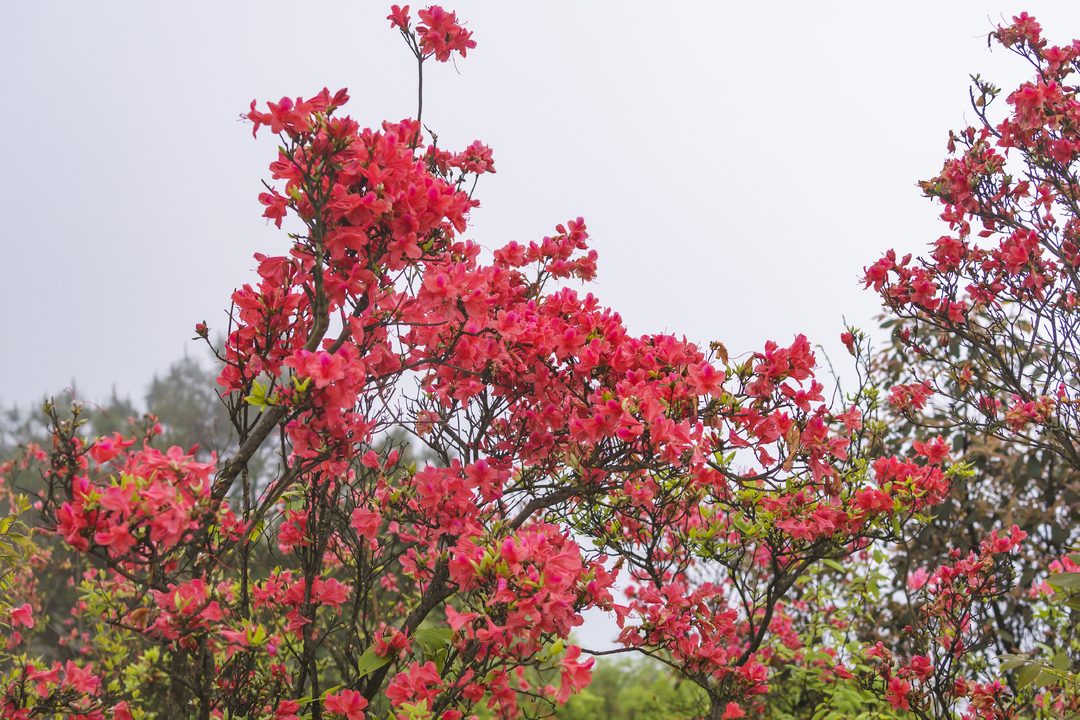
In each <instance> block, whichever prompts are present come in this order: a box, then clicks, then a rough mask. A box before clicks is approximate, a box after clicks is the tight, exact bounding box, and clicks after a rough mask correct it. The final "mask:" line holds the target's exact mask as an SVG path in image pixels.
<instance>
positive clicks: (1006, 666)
mask: <svg viewBox="0 0 1080 720" xmlns="http://www.w3.org/2000/svg"><path fill="white" fill-rule="evenodd" d="M1026 663H1027V661H1026V660H1024V659H1023V658H1018V657H1014V658H1010V659H1009V660H1006V661H1005V662H1003V663H1001V668H999V669H1000V670H1001V672H1003V673H1007V672H1009V671H1010V670H1015V669H1016V668H1018V667H1020V666H1022V665H1025V664H1026Z"/></svg>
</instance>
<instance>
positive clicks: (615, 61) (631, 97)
mask: <svg viewBox="0 0 1080 720" xmlns="http://www.w3.org/2000/svg"><path fill="white" fill-rule="evenodd" d="M446 7H447V8H448V9H452V10H456V11H457V12H458V15H459V17H460V18H462V19H464V20H466V21H467V22H468V28H469V29H470V30H472V31H473V32H474V33H475V34H474V39H475V40H476V41H477V44H478V47H477V48H476V50H475V51H472V52H470V54H469V57H468V58H466V59H464V60H460V59H459V60H458V62H457V64H456V66H457V70H458V71H459V72H460V74H458V73H457V72H455V67H454V66H453V65H447V66H438V67H436V66H435V65H434V64H433V63H432V64H429V66H428V67H429V68H430V69H429V70H428V72H427V77H426V87H427V95H426V102H425V116H424V120H425V122H426V123H427V124H428V125H429V126H430V127H432V128H433V129H435V130H436V131H437V132H438V133H439V135H440V144H441V145H443V146H444V147H447V148H463V147H464V146H465V145H467V144H468V143H469V142H471V141H472V140H474V139H479V140H482V141H484V142H486V143H487V144H489V145H490V146H491V147H492V148H494V157H495V162H496V167H497V169H498V174H497V175H495V176H485V177H484V178H483V181H482V182H481V184H480V186H479V189H478V191H477V196H478V197H479V199H480V201H481V207H480V208H479V209H478V210H476V211H474V213H473V230H472V233H471V236H472V237H473V238H474V239H476V240H477V241H479V242H481V243H482V244H484V245H485V246H487V247H488V248H495V247H498V246H500V245H502V244H503V243H505V242H507V241H509V240H517V241H520V242H527V241H529V240H534V239H539V238H541V237H543V236H544V235H545V234H549V233H550V232H552V229H553V227H554V226H555V225H556V224H557V223H560V222H564V221H565V220H567V219H571V218H575V217H577V216H579V215H581V216H584V217H585V219H586V222H587V224H588V226H589V229H590V232H591V234H592V237H593V240H594V243H595V247H596V248H597V250H598V251H599V253H600V264H599V267H600V272H599V281H598V282H597V283H595V284H594V286H593V287H592V290H593V292H595V293H596V294H598V295H599V296H600V298H601V300H602V301H603V302H605V303H606V304H608V305H610V306H612V307H614V308H616V309H617V310H619V311H620V312H621V313H622V315H623V317H624V318H625V320H626V322H627V324H628V325H629V327H630V328H631V329H632V330H633V331H635V332H640V333H646V332H659V331H669V332H675V333H678V334H686V335H687V336H689V337H690V338H691V339H694V340H698V341H701V342H707V341H709V340H713V339H715V340H721V341H723V342H724V343H725V344H726V345H727V347H728V348H729V349H730V350H731V351H732V353H733V354H738V353H742V352H747V351H753V350H755V349H758V348H760V347H761V345H762V344H763V343H764V342H765V341H766V340H769V339H773V340H776V341H778V342H780V343H788V342H790V340H791V338H792V337H793V336H794V335H795V334H796V333H800V332H801V333H805V334H806V335H807V336H808V337H809V338H810V340H811V342H814V343H822V344H824V345H825V346H826V348H827V349H829V351H830V353H831V354H833V356H834V358H846V357H847V356H846V354H844V352H843V349H842V348H841V346H840V344H839V341H838V336H839V333H840V332H841V330H842V326H841V317H842V316H846V317H847V319H848V321H850V322H853V323H856V324H860V325H862V326H863V327H865V328H870V327H872V326H873V323H872V318H873V316H874V315H875V314H876V312H877V307H878V305H877V302H876V301H875V298H874V296H872V295H871V294H870V293H867V292H865V291H863V290H862V289H861V287H860V286H859V284H858V283H857V277H858V276H859V274H860V272H861V269H862V267H863V266H864V265H868V264H870V263H872V262H874V261H875V260H876V259H877V257H878V256H879V254H880V253H881V252H882V251H884V250H885V249H887V248H889V247H896V248H897V249H898V250H900V251H902V252H908V251H914V252H921V251H922V249H923V248H924V247H925V245H926V243H928V242H930V241H932V240H934V239H935V238H937V237H938V236H939V235H940V234H942V233H943V232H944V228H943V226H941V224H940V223H939V222H938V221H937V220H936V219H935V218H936V214H937V210H936V208H935V207H934V206H933V205H932V204H931V203H930V202H928V201H926V200H923V199H922V198H921V197H920V194H919V192H918V190H917V188H916V187H915V183H916V181H917V180H920V179H925V178H928V177H930V176H932V175H934V174H935V173H936V171H937V170H938V169H939V168H940V166H941V162H942V159H943V157H944V152H945V142H946V137H947V132H948V130H949V129H950V128H957V129H959V128H960V127H963V126H964V125H965V124H966V123H965V117H970V116H971V112H970V109H969V107H968V103H967V87H968V74H970V73H974V72H982V73H983V74H984V75H987V76H989V77H992V78H995V79H997V80H998V84H999V85H1002V86H1004V87H1006V88H1009V87H1010V86H1011V85H1012V86H1014V85H1015V84H1016V83H1017V82H1019V81H1020V80H1022V79H1025V78H1026V77H1027V71H1026V68H1024V67H1023V66H1022V63H1021V61H1019V60H1018V59H1015V58H1013V57H1012V56H1010V55H1008V54H1007V53H1004V52H1002V51H1000V50H999V51H997V52H995V53H993V54H991V53H990V52H989V51H988V50H987V48H986V34H987V32H988V31H989V30H990V29H991V28H992V26H993V25H994V24H995V23H997V22H999V21H1001V18H1002V16H1003V15H1004V16H1008V17H1011V16H1012V15H1014V14H1017V13H1019V12H1020V11H1021V10H1027V11H1029V12H1031V13H1032V14H1034V15H1035V16H1036V17H1038V18H1039V20H1040V21H1041V22H1042V23H1043V26H1044V28H1045V29H1046V35H1047V37H1049V38H1050V40H1051V41H1055V42H1057V43H1061V44H1064V43H1065V42H1068V41H1069V40H1071V38H1073V37H1074V36H1080V4H1078V3H1076V2H1074V1H1073V0H1068V1H1057V2H1029V3H1027V4H1026V5H1020V4H1005V3H1002V2H975V1H970V2H963V1H959V0H957V1H950V2H941V1H940V0H939V1H938V2H911V1H909V2H905V3H875V2H865V1H864V2H843V3H836V2H832V3H830V2H796V1H791V2H754V3H750V2H740V3H734V2H703V1H702V2H665V3H657V2H584V1H583V0H575V1H574V2H567V1H565V0H563V1H557V0H549V1H548V2H544V3H542V4H541V3H529V4H525V3H519V2H511V1H508V0H499V1H495V0H461V2H456V3H452V4H451V3H448V4H447V5H446ZM388 8H389V3H386V4H384V3H383V2H370V1H368V0H364V1H363V2H330V1H325V0H316V1H312V2H271V1H267V0H259V2H221V1H220V0H215V1H214V2H206V1H194V0H188V1H186V2H183V3H159V2H153V3H151V2H145V1H144V0H140V1H139V2H95V3H86V2H75V1H71V2H56V1H53V0H39V1H38V2H33V3H12V4H10V5H9V6H8V7H7V8H6V9H5V11H4V12H3V22H0V68H2V70H0V90H2V94H3V97H5V98H7V101H6V102H7V103H8V106H9V108H8V110H7V111H6V112H4V113H0V137H2V138H4V141H5V144H4V152H3V156H4V158H5V159H6V162H7V163H8V170H7V171H6V172H5V173H3V175H2V177H0V203H2V205H0V217H2V218H3V219H2V221H0V222H2V224H0V242H2V246H3V257H4V264H3V281H2V282H0V293H2V298H3V305H4V308H5V312H4V313H3V314H0V337H3V338H4V342H3V344H2V349H3V352H2V353H0V378H3V379H2V381H0V402H3V403H5V404H10V403H13V402H18V403H20V404H22V405H23V406H25V405H26V404H27V403H29V402H31V401H33V400H36V399H37V398H39V397H40V396H41V394H42V393H44V392H46V391H49V392H57V391H59V390H61V389H62V388H64V387H65V386H66V385H68V384H69V383H70V381H71V379H72V378H76V379H77V380H78V382H79V387H80V392H81V394H82V395H83V397H85V398H87V399H101V398H103V397H104V396H105V395H107V394H108V392H109V389H110V387H112V386H113V385H114V384H115V386H116V388H117V390H118V391H119V392H120V393H121V395H130V396H132V397H133V398H135V399H139V398H141V395H142V393H143V390H144V388H145V386H146V384H147V383H148V381H149V380H150V378H151V377H152V376H153V374H154V372H155V371H163V370H165V369H166V368H167V367H168V365H169V364H170V363H171V362H172V361H173V360H175V359H176V358H178V357H180V356H181V355H182V354H183V353H184V351H185V348H192V351H193V352H196V353H201V352H202V351H201V350H198V349H195V346H194V345H193V344H192V343H190V341H189V340H188V339H189V338H190V337H191V336H192V335H193V327H194V325H195V323H196V322H199V321H202V320H207V321H208V322H209V323H210V325H211V327H212V328H219V329H220V328H222V327H223V326H224V318H225V315H224V309H225V308H227V307H228V303H229V295H230V293H231V291H232V289H233V288H234V287H237V286H238V285H240V284H242V283H244V282H249V281H253V280H254V277H255V276H254V273H253V272H252V271H251V268H252V267H253V266H254V263H253V261H252V259H251V255H252V253H254V252H257V251H261V252H265V253H280V252H282V251H283V250H284V249H285V248H286V247H287V239H286V238H285V236H284V234H283V233H281V232H279V231H277V230H275V229H274V228H273V226H269V227H268V226H267V225H266V222H265V221H264V220H263V219H262V218H260V215H261V212H262V208H261V206H260V205H259V204H258V202H257V200H256V198H257V195H258V193H259V192H260V191H261V186H260V180H261V179H262V178H265V177H267V176H268V174H267V172H266V166H267V164H268V163H269V162H270V161H271V160H272V159H273V158H274V148H275V143H274V142H273V140H272V139H271V138H270V137H269V135H267V134H265V133H264V135H263V136H262V138H261V139H260V140H259V141H254V140H252V138H251V126H250V125H249V124H246V123H240V122H237V118H238V116H239V114H240V113H241V112H243V111H246V110H247V108H248V105H249V103H250V102H251V100H252V98H258V99H259V100H260V102H262V101H266V100H277V99H278V98H280V97H281V96H283V95H289V96H293V97H295V96H297V95H302V96H304V97H309V96H310V95H312V94H314V93H315V92H317V91H318V90H320V89H321V88H322V87H323V86H328V87H329V88H330V89H331V90H332V91H333V90H337V89H338V88H341V87H348V88H349V90H350V93H351V95H352V97H353V100H352V102H351V103H350V105H349V107H348V109H349V111H350V114H352V116H353V117H354V118H356V119H357V120H358V121H359V122H360V123H361V124H363V125H368V126H376V125H378V123H379V122H380V121H381V120H383V119H394V120H399V119H401V118H403V117H406V116H411V115H413V114H414V113H415V105H414V102H415V78H414V74H413V73H414V65H413V62H412V59H411V56H410V54H409V51H408V50H407V48H406V47H405V45H404V43H403V42H402V41H401V39H400V37H399V36H398V34H397V33H396V32H395V31H392V30H391V29H390V27H389V23H388V22H387V21H386V20H385V16H386V15H387V12H388ZM415 9H416V6H414V12H415ZM845 367H847V366H846V364H841V366H840V369H841V370H842V369H844V368H845ZM589 627H590V628H591V629H590V631H589V632H587V633H586V638H587V639H589V641H590V644H593V645H595V644H599V643H600V640H598V639H597V638H601V637H602V636H603V635H605V634H606V632H610V624H608V625H604V624H603V623H599V624H598V623H596V619H595V618H592V619H590V625H589Z"/></svg>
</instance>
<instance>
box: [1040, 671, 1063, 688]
mask: <svg viewBox="0 0 1080 720" xmlns="http://www.w3.org/2000/svg"><path fill="white" fill-rule="evenodd" d="M1057 681H1058V676H1057V675H1055V674H1054V673H1052V672H1049V671H1047V670H1043V671H1042V672H1040V673H1039V676H1038V677H1037V678H1035V684H1036V685H1038V686H1039V687H1043V686H1046V685H1055V684H1057Z"/></svg>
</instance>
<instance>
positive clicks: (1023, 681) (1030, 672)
mask: <svg viewBox="0 0 1080 720" xmlns="http://www.w3.org/2000/svg"><path fill="white" fill-rule="evenodd" d="M1041 672H1042V668H1041V667H1039V666H1038V665H1024V667H1022V668H1020V672H1019V673H1017V674H1016V688H1017V689H1018V690H1019V689H1020V688H1024V687H1027V686H1028V685H1030V684H1031V681H1032V680H1034V679H1035V678H1037V677H1039V673H1041Z"/></svg>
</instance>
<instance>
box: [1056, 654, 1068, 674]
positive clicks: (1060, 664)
mask: <svg viewBox="0 0 1080 720" xmlns="http://www.w3.org/2000/svg"><path fill="white" fill-rule="evenodd" d="M1054 669H1055V670H1062V671H1064V670H1068V669H1069V653H1067V652H1065V651H1064V650H1062V651H1061V652H1059V653H1058V654H1057V655H1056V656H1054Z"/></svg>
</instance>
